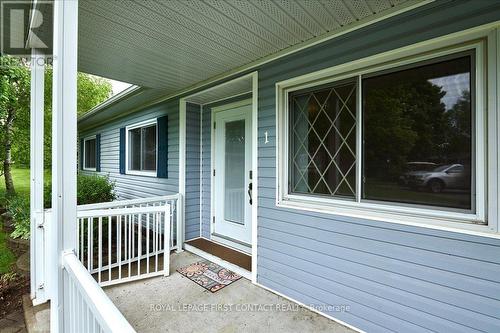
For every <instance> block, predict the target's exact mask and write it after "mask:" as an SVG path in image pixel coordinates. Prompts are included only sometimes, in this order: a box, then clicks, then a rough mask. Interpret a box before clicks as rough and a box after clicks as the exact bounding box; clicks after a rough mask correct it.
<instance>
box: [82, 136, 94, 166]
mask: <svg viewBox="0 0 500 333" xmlns="http://www.w3.org/2000/svg"><path fill="white" fill-rule="evenodd" d="M83 149H84V154H85V163H84V169H95V168H96V139H95V138H93V139H87V140H85V143H84V147H83Z"/></svg>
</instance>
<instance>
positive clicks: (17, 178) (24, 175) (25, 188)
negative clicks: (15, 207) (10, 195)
mask: <svg viewBox="0 0 500 333" xmlns="http://www.w3.org/2000/svg"><path fill="white" fill-rule="evenodd" d="M12 178H13V179H14V188H15V189H16V192H17V194H19V195H26V196H29V195H30V169H24V168H13V169H12ZM48 181H50V170H45V182H48ZM0 198H2V199H3V198H5V180H4V178H3V176H2V177H0Z"/></svg>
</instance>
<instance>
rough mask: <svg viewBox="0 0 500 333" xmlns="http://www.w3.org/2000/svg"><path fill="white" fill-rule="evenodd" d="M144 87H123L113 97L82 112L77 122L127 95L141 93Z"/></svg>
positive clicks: (125, 97)
mask: <svg viewBox="0 0 500 333" xmlns="http://www.w3.org/2000/svg"><path fill="white" fill-rule="evenodd" d="M145 89H146V88H143V87H139V86H130V87H128V88H127V89H125V90H123V91H122V92H120V93H118V94H116V95H114V96H113V97H111V98H108V99H107V100H105V101H104V102H102V103H101V104H98V105H97V106H95V107H94V108H92V109H91V110H90V111H89V112H86V113H85V114H83V115H81V116H80V117H78V123H80V122H82V121H84V120H87V119H88V118H91V117H92V116H94V115H95V114H96V113H99V112H101V111H102V110H104V109H106V108H108V107H110V106H112V105H114V104H116V103H119V102H121V101H122V100H124V99H127V98H129V97H132V96H135V95H138V94H140V93H142V92H143V91H144V90H145Z"/></svg>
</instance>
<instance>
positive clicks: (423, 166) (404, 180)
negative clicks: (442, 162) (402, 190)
mask: <svg viewBox="0 0 500 333" xmlns="http://www.w3.org/2000/svg"><path fill="white" fill-rule="evenodd" d="M437 166H438V165H437V164H436V163H432V162H408V163H406V167H405V173H403V174H402V175H401V176H399V180H398V183H399V185H402V186H408V185H409V184H408V181H409V179H410V174H411V173H412V172H415V171H431V170H433V169H435V168H436V167H437Z"/></svg>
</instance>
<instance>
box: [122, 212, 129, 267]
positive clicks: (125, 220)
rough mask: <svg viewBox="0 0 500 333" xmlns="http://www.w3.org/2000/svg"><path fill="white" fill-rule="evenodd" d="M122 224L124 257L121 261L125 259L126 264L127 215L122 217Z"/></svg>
mask: <svg viewBox="0 0 500 333" xmlns="http://www.w3.org/2000/svg"><path fill="white" fill-rule="evenodd" d="M123 222H124V226H123V228H124V232H123V238H124V242H123V243H124V249H123V253H124V256H123V259H125V262H127V258H128V252H127V250H128V244H127V242H128V237H127V231H128V230H127V229H128V228H127V226H128V216H127V215H126V216H124V221H123Z"/></svg>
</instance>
